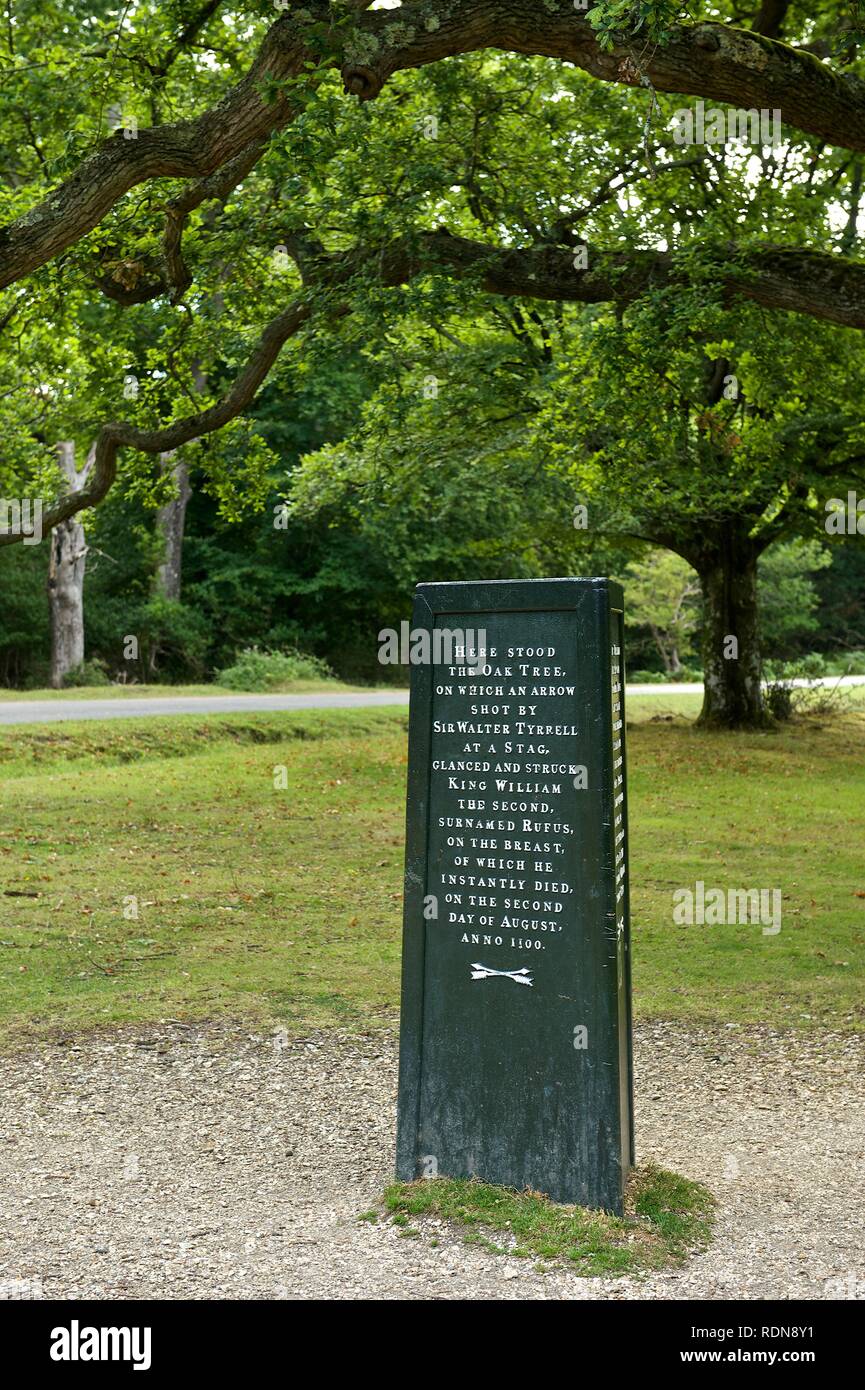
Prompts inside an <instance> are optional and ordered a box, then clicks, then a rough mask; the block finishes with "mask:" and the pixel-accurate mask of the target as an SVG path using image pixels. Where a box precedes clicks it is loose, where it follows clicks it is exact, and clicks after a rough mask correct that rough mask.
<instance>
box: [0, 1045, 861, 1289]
mask: <svg viewBox="0 0 865 1390" xmlns="http://www.w3.org/2000/svg"><path fill="white" fill-rule="evenodd" d="M863 1054H865V1040H863V1039H861V1038H859V1039H857V1038H846V1039H845V1038H840V1037H836V1036H833V1035H826V1034H823V1035H819V1036H815V1035H812V1036H810V1037H807V1038H797V1037H795V1036H793V1035H789V1034H779V1033H775V1032H772V1031H770V1030H745V1029H739V1028H717V1029H716V1028H712V1029H705V1030H694V1029H691V1030H689V1031H686V1030H685V1029H684V1028H682V1027H680V1026H678V1025H674V1024H652V1025H642V1026H641V1027H639V1028H638V1030H637V1037H636V1072H637V1078H638V1096H637V1138H638V1146H639V1149H638V1156H639V1157H640V1158H641V1159H646V1158H652V1159H655V1160H656V1161H657V1162H659V1163H661V1164H662V1165H665V1166H668V1167H671V1168H675V1169H677V1170H678V1171H680V1172H682V1173H685V1174H687V1175H688V1176H690V1177H694V1178H700V1179H702V1180H703V1181H705V1182H706V1183H708V1185H709V1186H710V1187H711V1188H712V1189H713V1191H714V1192H715V1193H716V1194H717V1196H718V1198H719V1201H720V1210H719V1218H718V1231H717V1237H716V1240H715V1242H714V1244H713V1246H712V1248H711V1250H709V1251H708V1252H706V1253H704V1254H702V1255H697V1256H695V1257H694V1258H692V1259H691V1261H690V1262H689V1263H688V1264H687V1265H686V1266H685V1267H684V1268H682V1269H681V1270H677V1271H674V1272H665V1273H663V1274H660V1275H652V1276H650V1277H648V1278H646V1279H644V1280H642V1281H636V1280H630V1279H629V1280H599V1279H592V1280H585V1279H580V1278H579V1277H578V1276H576V1275H574V1274H572V1273H571V1272H570V1271H569V1270H567V1269H561V1268H557V1269H554V1270H553V1271H551V1272H549V1273H542V1272H540V1271H538V1270H536V1269H535V1268H534V1266H533V1265H532V1264H531V1263H529V1262H528V1261H524V1260H516V1259H509V1258H508V1257H507V1256H500V1255H494V1254H491V1253H489V1252H487V1251H484V1250H482V1249H479V1248H477V1247H475V1246H471V1247H470V1246H466V1245H465V1244H464V1242H463V1240H462V1237H461V1236H460V1235H459V1234H457V1233H453V1232H450V1231H448V1230H447V1229H437V1230H435V1231H433V1230H432V1228H431V1227H429V1226H425V1227H424V1232H425V1234H424V1236H423V1237H422V1238H415V1239H411V1238H406V1237H404V1236H401V1235H400V1233H399V1228H397V1227H394V1226H392V1225H391V1224H390V1223H388V1222H381V1223H379V1224H378V1225H372V1224H369V1223H367V1222H358V1221H357V1219H356V1218H357V1215H358V1213H360V1212H363V1211H365V1210H368V1209H369V1208H370V1207H371V1206H372V1205H373V1203H374V1201H375V1199H376V1196H377V1194H378V1193H379V1192H380V1191H381V1189H382V1187H383V1186H384V1184H385V1183H386V1182H387V1180H388V1177H389V1173H390V1165H391V1160H392V1152H393V1142H394V1136H393V1117H394V1093H395V1078H396V1037H395V1034H394V1033H393V1032H380V1033H375V1034H370V1035H367V1036H364V1037H361V1038H356V1037H355V1038H348V1037H342V1036H340V1035H336V1034H327V1035H316V1036H313V1037H310V1038H307V1039H304V1040H301V1041H295V1042H291V1043H286V1042H285V1040H284V1039H281V1038H280V1037H279V1036H260V1035H258V1036H253V1035H250V1034H249V1033H248V1032H246V1031H243V1030H240V1029H238V1028H235V1027H229V1028H222V1027H216V1026H207V1027H195V1028H190V1027H186V1026H182V1025H180V1024H165V1025H163V1026H161V1027H160V1028H158V1029H155V1030H148V1031H143V1030H133V1029H126V1030H122V1031H120V1032H115V1033H112V1034H110V1035H109V1034H106V1035H103V1036H100V1037H96V1038H91V1039H88V1040H86V1041H75V1040H72V1041H66V1042H59V1043H58V1042H54V1043H46V1044H40V1045H39V1046H38V1047H35V1048H32V1049H31V1050H29V1051H27V1052H19V1053H17V1054H15V1055H13V1056H6V1057H4V1058H3V1059H2V1066H0V1296H4V1297H7V1298H9V1297H22V1296H24V1297H40V1296H42V1297H45V1298H49V1299H50V1298H67V1297H68V1298H97V1299H105V1298H163V1299H164V1298H208V1297H210V1298H229V1299H246V1298H265V1299H280V1298H289V1299H296V1298H315V1297H324V1298H347V1299H353V1298H375V1299H387V1298H477V1299H480V1298H505V1299H520V1300H525V1299H549V1298H552V1299H562V1298H569V1299H570V1298H590V1299H591V1298H618V1299H627V1298H705V1299H714V1298H744V1299H778V1298H826V1297H836V1298H837V1297H848V1298H849V1297H859V1298H862V1297H865V1230H863V1212H865V1165H863V1162H862V1159H863V1150H865V1125H863V1115H862V1106H861V1090H862V1076H863V1060H865V1055H863ZM433 1234H434V1235H435V1236H436V1238H437V1239H438V1241H439V1244H438V1246H433V1245H432V1244H431V1240H430V1237H431V1236H432V1235H433Z"/></svg>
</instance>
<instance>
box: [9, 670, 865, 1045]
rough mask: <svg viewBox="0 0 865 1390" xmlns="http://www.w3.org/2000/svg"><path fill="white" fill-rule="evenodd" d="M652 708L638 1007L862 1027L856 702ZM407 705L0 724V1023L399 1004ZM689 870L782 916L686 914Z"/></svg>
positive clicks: (864, 882) (863, 777) (635, 849)
mask: <svg viewBox="0 0 865 1390" xmlns="http://www.w3.org/2000/svg"><path fill="white" fill-rule="evenodd" d="M664 698H666V697H664ZM680 698H681V699H682V700H684V699H685V698H687V697H680ZM658 713H660V714H661V715H662V716H663V715H664V714H665V711H664V710H659V706H658V702H657V698H656V697H645V699H643V700H633V701H632V702H631V704H630V708H629V714H630V716H631V718H633V719H636V720H637V721H638V722H637V723H636V724H635V725H634V727H632V728H631V730H630V733H629V753H630V771H631V777H630V802H631V830H632V835H631V889H632V914H633V925H634V986H635V1010H636V1012H637V1014H638V1015H641V1016H644V1017H645V1016H656V1017H658V1016H661V1017H668V1018H669V1017H673V1018H683V1019H686V1018H687V1019H705V1020H723V1021H738V1022H760V1021H762V1022H767V1023H772V1024H778V1025H790V1026H796V1027H804V1028H809V1027H816V1026H822V1025H825V1026H831V1027H835V1028H840V1029H850V1028H862V1027H863V1026H865V1010H863V1003H862V999H863V993H862V975H863V938H865V855H863V844H865V712H863V710H862V708H861V706H860V707H859V708H858V709H857V710H854V711H852V712H848V713H847V714H845V715H842V716H840V717H838V718H837V719H835V720H833V721H831V722H829V721H827V722H824V723H822V724H819V723H813V724H800V725H789V726H787V727H785V728H784V729H783V731H782V732H780V733H774V734H765V735H739V736H720V735H706V734H702V733H698V732H696V731H695V730H694V729H693V728H692V726H691V725H690V724H689V723H688V722H687V721H685V720H684V719H681V718H677V719H674V720H673V721H672V722H668V721H667V720H666V719H665V718H663V717H662V718H661V719H653V718H652V717H651V716H652V715H653V714H658ZM406 725H407V712H406V710H405V709H404V708H403V709H362V710H326V711H324V710H321V711H304V712H299V713H292V714H285V713H279V714H260V715H255V716H242V715H232V716H219V715H215V716H206V717H202V716H181V717H175V718H172V719H161V718H153V717H151V718H148V719H141V720H136V719H129V720H120V721H113V720H112V721H106V722H105V723H99V722H88V723H75V722H70V723H64V724H62V725H44V726H41V727H40V726H20V725H19V726H17V727H11V728H8V729H2V728H0V771H2V774H3V775H2V785H0V802H2V812H0V1038H3V1039H5V1040H6V1041H7V1042H8V1041H10V1040H11V1041H14V1040H20V1039H22V1038H23V1037H25V1036H28V1035H32V1034H34V1033H39V1032H43V1033H44V1032H46V1031H48V1030H49V1029H51V1028H52V1027H54V1026H58V1025H59V1026H61V1027H64V1028H71V1027H78V1026H86V1025H94V1024H96V1025H98V1024H107V1023H113V1022H116V1021H121V1020H129V1021H132V1020H134V1021H147V1020H155V1019H160V1018H166V1017H167V1018H205V1017H211V1016H227V1015H231V1016H233V1017H239V1016H243V1017H248V1018H249V1019H250V1020H251V1021H253V1022H255V1023H256V1024H257V1025H261V1024H280V1025H284V1026H286V1027H287V1028H288V1029H290V1030H291V1031H301V1030H306V1029H308V1028H310V1027H313V1026H316V1025H327V1024H334V1023H336V1024H340V1025H343V1026H349V1027H354V1026H363V1025H367V1024H370V1023H375V1021H376V1020H385V1019H388V1020H390V1019H392V1018H393V1016H394V1011H395V1009H396V1007H397V1003H398V991H399V935H400V907H401V890H402V857H403V816H404V804H403V797H404V781H405V771H406ZM278 765H284V766H285V767H286V768H287V777H288V787H287V789H284V790H281V789H277V788H276V787H275V786H274V767H275V766H278ZM696 879H702V880H704V882H705V883H706V884H707V885H708V886H714V885H718V886H721V887H725V888H727V887H740V888H747V887H761V888H775V887H777V888H780V889H781V890H782V892H783V914H784V915H783V925H782V929H781V932H780V933H779V935H777V936H772V937H766V936H763V935H762V933H761V930H760V928H759V927H758V926H741V927H737V926H729V927H727V926H725V927H696V926H694V927H679V926H675V925H674V924H673V921H672V893H673V891H674V889H676V888H678V887H685V886H691V887H693V885H694V882H695V880H696ZM136 914H137V915H136Z"/></svg>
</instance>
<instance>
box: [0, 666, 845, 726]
mask: <svg viewBox="0 0 865 1390" xmlns="http://www.w3.org/2000/svg"><path fill="white" fill-rule="evenodd" d="M828 683H829V684H830V685H832V686H834V685H835V684H836V683H838V684H840V685H843V686H850V685H865V676H843V677H841V679H840V681H837V682H836V680H835V679H834V678H832V677H830V678H829V681H828ZM793 684H794V685H806V684H807V682H806V681H794V682H793ZM627 693H628V695H674V694H675V695H702V693H703V687H702V685H701V684H699V683H697V684H687V685H686V684H682V685H629V686H628V687H627ZM406 704H408V691H407V690H368V691H361V692H358V693H356V694H351V693H342V694H333V695H330V694H318V695H178V696H173V695H168V696H165V697H162V696H151V697H142V698H141V699H139V700H136V699H133V698H130V699H124V698H122V697H118V698H117V699H114V700H98V699H94V700H5V701H0V724H53V723H56V722H58V721H59V720H64V719H140V718H141V717H142V715H163V716H165V715H168V714H251V713H254V712H257V711H259V710H292V709H363V708H367V707H370V706H375V705H406Z"/></svg>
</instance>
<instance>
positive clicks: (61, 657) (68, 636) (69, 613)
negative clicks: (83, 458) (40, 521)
mask: <svg viewBox="0 0 865 1390" xmlns="http://www.w3.org/2000/svg"><path fill="white" fill-rule="evenodd" d="M57 450H58V461H59V464H60V470H61V472H62V473H63V475H64V477H65V479H66V481H67V483H68V485H69V490H70V491H71V492H78V491H79V490H80V489H81V488H82V487H83V486H84V484H85V482H86V480H87V474H88V473H89V471H90V467H91V465H92V455H91V457H90V458H89V459H88V461H87V462H86V463H85V465H84V467H83V468H82V469H81V470H80V471H78V470H76V468H75V445H74V444H71V443H63V444H58V446H57ZM86 559H87V541H86V538H85V535H84V527H83V526H82V525H81V522H80V521H79V520H78V518H77V516H72V517H70V518H69V519H68V521H62V522H60V524H59V525H58V526H55V528H54V530H53V531H52V532H51V553H50V556H49V561H48V606H49V612H50V616H51V685H52V688H53V689H54V690H59V689H60V688H61V687H62V685H63V680H64V677H65V676H66V675H67V674H68V673H69V671H71V670H73V669H74V668H75V667H76V666H80V665H81V663H82V662H83V660H84V568H85V564H86Z"/></svg>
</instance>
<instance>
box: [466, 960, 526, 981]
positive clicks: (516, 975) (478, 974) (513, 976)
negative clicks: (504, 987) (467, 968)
mask: <svg viewBox="0 0 865 1390" xmlns="http://www.w3.org/2000/svg"><path fill="white" fill-rule="evenodd" d="M491 975H498V976H500V978H501V979H503V980H513V982H514V984H515V985H531V984H532V983H533V981H532V975H531V971H530V970H527V969H526V967H525V966H523V968H522V970H493V969H491V967H490V966H488V965H481V964H480V962H479V961H476V962H475V963H474V965H473V966H472V979H473V980H488V979H489V978H490V976H491Z"/></svg>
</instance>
